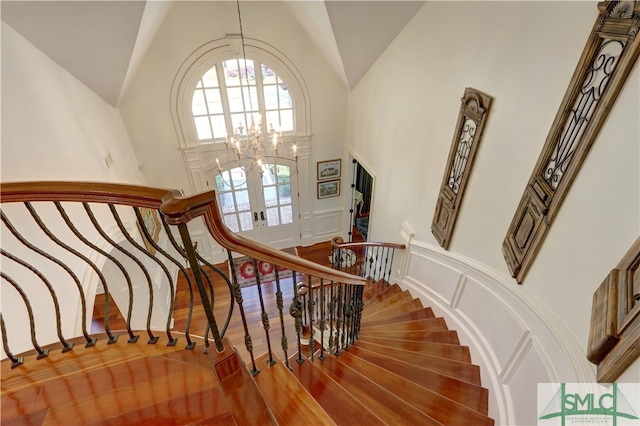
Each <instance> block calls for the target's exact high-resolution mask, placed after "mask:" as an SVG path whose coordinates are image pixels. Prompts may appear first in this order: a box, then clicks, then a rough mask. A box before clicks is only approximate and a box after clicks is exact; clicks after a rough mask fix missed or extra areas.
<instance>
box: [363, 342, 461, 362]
mask: <svg viewBox="0 0 640 426" xmlns="http://www.w3.org/2000/svg"><path fill="white" fill-rule="evenodd" d="M358 341H359V342H360V341H363V342H371V343H377V344H379V345H385V346H391V347H395V348H398V349H404V350H406V351H413V352H421V353H425V354H428V355H434V356H439V357H441V358H449V359H454V360H456V361H462V362H471V356H470V355H469V348H467V347H466V346H460V345H450V344H447V343H432V342H416V341H412V340H401V339H389V338H382V337H370V336H363V337H361V338H360V339H358Z"/></svg>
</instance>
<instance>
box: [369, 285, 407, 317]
mask: <svg viewBox="0 0 640 426" xmlns="http://www.w3.org/2000/svg"><path fill="white" fill-rule="evenodd" d="M384 294H386V292H385V293H384ZM410 300H413V297H412V296H411V293H409V292H408V291H407V290H404V291H401V292H400V293H396V294H393V295H391V296H389V297H383V298H382V299H380V300H377V299H372V300H369V301H367V302H365V304H364V307H365V309H366V310H367V311H368V312H375V311H376V310H380V309H385V308H388V307H390V306H397V305H401V304H403V303H405V302H408V301H410Z"/></svg>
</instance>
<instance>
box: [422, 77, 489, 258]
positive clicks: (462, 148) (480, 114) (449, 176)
mask: <svg viewBox="0 0 640 426" xmlns="http://www.w3.org/2000/svg"><path fill="white" fill-rule="evenodd" d="M492 100H493V98H492V97H490V96H488V95H485V94H484V93H482V92H479V91H477V90H475V89H472V88H470V87H467V88H466V89H465V90H464V96H463V97H462V99H461V103H462V105H461V106H460V114H459V115H458V122H457V124H456V130H455V132H454V134H453V142H452V144H451V150H450V151H449V159H448V160H447V167H446V169H445V171H444V177H443V178H442V185H441V187H440V194H439V196H438V202H437V204H436V211H435V213H434V215H433V222H432V224H431V232H432V233H433V236H434V237H436V240H438V243H439V244H440V245H441V246H442V247H444V248H445V249H447V248H449V243H450V242H451V235H452V234H453V228H454V227H455V224H456V219H457V217H458V211H459V209H460V203H461V202H462V196H463V195H464V189H465V187H466V185H467V181H468V180H469V173H470V172H471V167H472V165H473V160H474V158H475V155H476V151H477V150H478V145H480V139H481V138H482V130H483V129H484V123H485V121H486V118H487V115H488V113H489V108H490V106H491V101H492Z"/></svg>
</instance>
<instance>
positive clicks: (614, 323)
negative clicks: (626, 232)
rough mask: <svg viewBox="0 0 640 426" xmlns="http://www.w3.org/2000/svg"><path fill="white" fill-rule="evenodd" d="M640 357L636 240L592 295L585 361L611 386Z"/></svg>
mask: <svg viewBox="0 0 640 426" xmlns="http://www.w3.org/2000/svg"><path fill="white" fill-rule="evenodd" d="M638 357H640V238H638V239H637V240H636V242H635V243H634V244H633V246H631V248H630V249H629V251H628V252H627V254H626V255H625V256H624V257H623V258H622V260H621V261H620V263H618V265H616V267H615V268H614V269H613V270H611V272H610V273H609V275H608V276H607V277H606V278H605V280H604V282H603V283H602V284H601V285H600V287H598V289H597V290H596V291H595V293H594V294H593V305H592V308H591V328H590V330H589V347H588V348H587V358H588V359H589V361H591V362H593V363H594V364H597V365H598V381H599V382H601V383H611V382H614V381H615V380H616V379H617V378H618V377H619V376H620V374H622V373H623V372H624V371H625V370H626V369H627V368H628V367H629V366H630V365H631V364H632V363H633V362H634V361H635V360H636V359H638Z"/></svg>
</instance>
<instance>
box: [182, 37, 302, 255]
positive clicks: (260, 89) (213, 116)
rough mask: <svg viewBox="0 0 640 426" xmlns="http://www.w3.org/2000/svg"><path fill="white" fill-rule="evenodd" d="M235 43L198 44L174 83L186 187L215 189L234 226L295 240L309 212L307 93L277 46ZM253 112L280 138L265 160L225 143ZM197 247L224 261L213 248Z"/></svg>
mask: <svg viewBox="0 0 640 426" xmlns="http://www.w3.org/2000/svg"><path fill="white" fill-rule="evenodd" d="M240 46H241V45H240V36H238V35H227V36H226V37H225V38H224V39H217V40H213V41H211V42H208V43H206V44H204V45H202V46H200V47H198V48H197V49H196V50H194V51H193V52H192V53H191V54H190V55H189V57H187V58H186V59H185V61H184V62H183V64H182V66H181V67H180V69H179V70H178V72H177V74H176V76H175V79H174V81H173V85H172V87H171V100H170V108H171V115H172V118H173V122H174V125H175V129H176V136H177V138H178V144H179V148H180V151H181V153H182V156H183V160H184V164H185V169H186V171H187V176H188V179H189V181H190V182H189V183H190V185H191V192H198V191H204V190H210V189H215V190H216V191H217V194H218V198H219V203H220V208H221V212H222V214H223V216H224V221H225V224H227V226H228V227H229V228H230V229H231V230H233V231H234V232H240V233H243V234H244V235H245V236H247V237H249V238H252V239H254V240H257V241H262V242H268V243H269V244H270V245H272V246H273V247H277V248H285V247H292V246H296V245H299V244H300V240H301V235H302V231H301V230H302V229H303V226H305V227H308V225H302V221H303V220H305V219H304V218H306V217H308V216H309V210H310V201H309V200H310V198H309V197H305V196H304V194H306V193H308V192H309V189H308V188H309V187H310V186H311V184H310V181H309V170H310V169H311V167H310V151H311V130H310V122H311V120H310V102H309V91H308V88H307V86H306V84H305V82H304V79H303V78H302V75H301V74H300V71H299V69H298V68H297V67H296V66H295V65H294V64H293V63H292V62H291V61H290V60H289V58H287V56H286V55H284V54H283V53H282V52H281V51H279V50H278V49H276V48H274V47H273V46H271V45H269V44H267V43H264V42H262V41H260V40H256V39H252V38H249V37H245V48H246V50H245V52H246V55H245V52H243V51H242V49H240ZM245 57H246V62H245V59H244V58H245ZM252 117H253V119H254V120H255V124H256V126H258V124H259V123H258V117H261V118H262V123H263V126H262V127H260V130H261V131H262V138H263V140H264V141H265V142H266V143H268V142H267V141H268V140H269V138H268V136H269V135H268V134H267V133H270V132H271V126H273V128H274V129H275V130H278V131H279V132H281V136H282V137H281V138H279V139H280V141H279V142H278V144H279V151H278V155H277V156H272V155H268V154H267V155H264V162H263V163H262V164H251V163H250V161H249V159H247V158H244V159H240V158H238V155H237V153H236V152H234V150H233V149H229V148H230V147H229V145H227V144H225V143H224V142H226V140H227V138H229V140H231V139H232V137H233V136H234V135H235V134H237V133H238V129H239V128H242V133H243V134H244V135H246V134H247V131H248V129H250V128H251V124H252ZM280 143H281V145H280ZM294 147H295V148H294ZM300 187H302V188H303V189H302V190H300V189H299V188H300ZM301 193H302V194H303V196H302V197H301V196H300V194H301ZM199 247H202V250H205V251H208V253H204V254H205V255H208V257H210V258H211V259H215V261H221V260H223V259H222V258H218V257H217V256H219V254H220V253H221V252H218V251H217V250H216V249H215V248H213V247H211V248H207V247H204V246H199Z"/></svg>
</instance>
